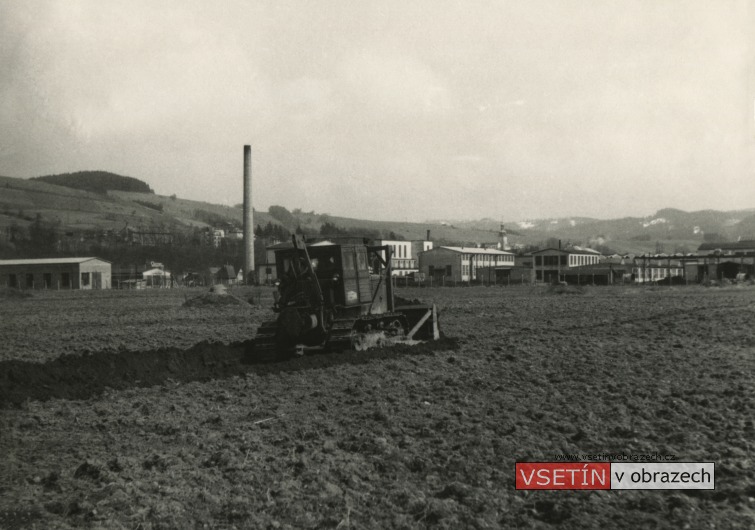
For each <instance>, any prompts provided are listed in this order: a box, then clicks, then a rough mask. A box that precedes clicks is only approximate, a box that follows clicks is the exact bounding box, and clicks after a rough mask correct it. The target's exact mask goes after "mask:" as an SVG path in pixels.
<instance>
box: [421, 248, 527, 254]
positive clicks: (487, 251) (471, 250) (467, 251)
mask: <svg viewBox="0 0 755 530" xmlns="http://www.w3.org/2000/svg"><path fill="white" fill-rule="evenodd" d="M441 249H445V250H450V251H452V252H460V253H462V254H488V255H493V256H513V255H514V253H513V252H506V251H505V250H498V249H495V248H477V247H445V246H441V247H437V248H434V249H432V250H427V251H426V252H432V251H433V250H441Z"/></svg>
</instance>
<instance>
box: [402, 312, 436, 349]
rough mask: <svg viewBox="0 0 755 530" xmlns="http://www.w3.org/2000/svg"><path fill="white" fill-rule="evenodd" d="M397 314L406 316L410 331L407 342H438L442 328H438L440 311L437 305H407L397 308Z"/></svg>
mask: <svg viewBox="0 0 755 530" xmlns="http://www.w3.org/2000/svg"><path fill="white" fill-rule="evenodd" d="M396 311H397V312H400V313H403V314H404V315H405V316H406V321H407V322H408V324H409V326H410V329H409V333H407V334H406V339H407V340H438V339H439V338H440V328H439V327H438V309H437V308H436V307H435V304H432V305H430V306H426V305H407V306H400V307H397V308H396Z"/></svg>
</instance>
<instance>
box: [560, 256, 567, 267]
mask: <svg viewBox="0 0 755 530" xmlns="http://www.w3.org/2000/svg"><path fill="white" fill-rule="evenodd" d="M566 258H567V256H561V265H566Z"/></svg>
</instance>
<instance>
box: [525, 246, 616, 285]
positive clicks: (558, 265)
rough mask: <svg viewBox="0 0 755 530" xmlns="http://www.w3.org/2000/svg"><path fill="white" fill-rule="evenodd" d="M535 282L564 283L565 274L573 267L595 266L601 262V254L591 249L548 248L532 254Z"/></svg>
mask: <svg viewBox="0 0 755 530" xmlns="http://www.w3.org/2000/svg"><path fill="white" fill-rule="evenodd" d="M532 258H533V260H532V269H533V270H534V271H535V281H538V282H540V281H543V282H548V283H553V282H558V281H563V274H564V273H566V272H567V270H568V269H570V268H572V267H580V266H584V265H593V264H595V263H599V262H600V261H601V258H602V256H601V254H600V252H598V251H597V250H593V249H591V248H580V247H572V248H568V249H558V248H546V249H543V250H536V251H535V252H533V253H532Z"/></svg>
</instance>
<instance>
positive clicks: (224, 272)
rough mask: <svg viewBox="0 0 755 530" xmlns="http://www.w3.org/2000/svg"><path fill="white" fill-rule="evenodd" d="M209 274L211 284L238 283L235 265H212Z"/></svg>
mask: <svg viewBox="0 0 755 530" xmlns="http://www.w3.org/2000/svg"><path fill="white" fill-rule="evenodd" d="M209 276H210V278H209V279H210V281H209V282H208V283H209V284H211V285H217V284H223V285H233V284H234V283H236V269H234V268H233V265H223V266H222V267H210V269H209Z"/></svg>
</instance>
